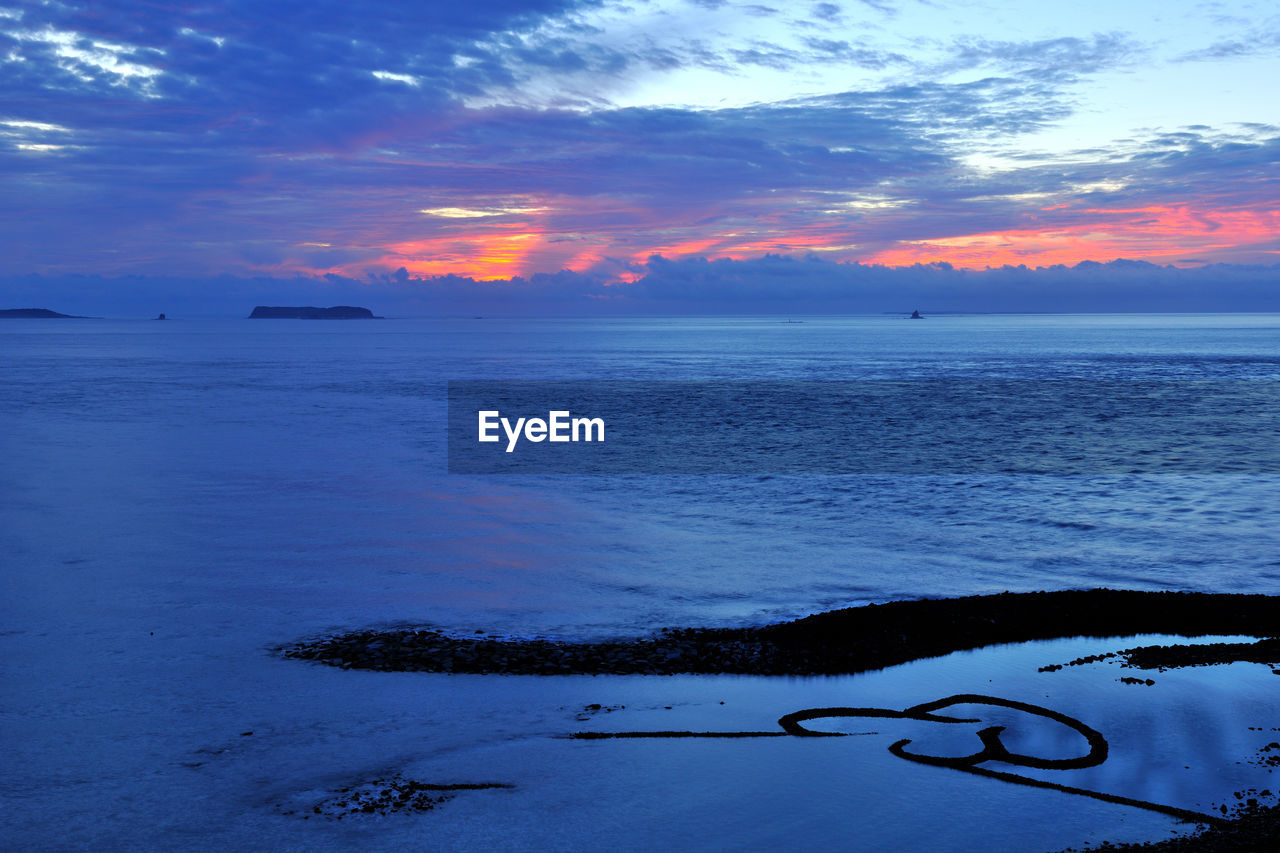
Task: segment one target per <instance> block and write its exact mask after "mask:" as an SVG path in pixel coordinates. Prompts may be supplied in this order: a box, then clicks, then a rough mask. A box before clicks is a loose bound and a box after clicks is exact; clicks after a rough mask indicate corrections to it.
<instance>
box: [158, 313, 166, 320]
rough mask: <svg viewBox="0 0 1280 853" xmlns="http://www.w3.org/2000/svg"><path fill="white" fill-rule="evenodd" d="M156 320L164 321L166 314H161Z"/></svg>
mask: <svg viewBox="0 0 1280 853" xmlns="http://www.w3.org/2000/svg"><path fill="white" fill-rule="evenodd" d="M156 319H157V320H163V319H164V314H163V313H161V314H160V316H159V317H157V318H156Z"/></svg>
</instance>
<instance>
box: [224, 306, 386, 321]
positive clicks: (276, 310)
mask: <svg viewBox="0 0 1280 853" xmlns="http://www.w3.org/2000/svg"><path fill="white" fill-rule="evenodd" d="M249 319H250V320H381V319H382V318H381V317H375V316H374V315H373V312H372V311H370V310H369V309H368V308H358V307H356V306H354V305H334V306H333V307H332V308H315V307H312V306H310V305H307V306H302V307H296V308H291V307H286V306H279V305H259V306H257V307H256V308H254V309H253V313H252V314H250V315H249Z"/></svg>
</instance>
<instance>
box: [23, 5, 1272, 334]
mask: <svg viewBox="0 0 1280 853" xmlns="http://www.w3.org/2000/svg"><path fill="white" fill-rule="evenodd" d="M1275 80H1280V9H1277V8H1276V7H1275V5H1274V4H1273V3H1271V2H1252V0H1240V2H1188V0H1161V2H1147V0H1126V2H1123V3H1116V2H1114V0H1111V2H1094V0H1077V2H1072V3H1028V2H1023V0H990V2H951V0H948V2H945V3H944V2H940V0H939V2H934V0H856V2H845V3H834V2H818V3H786V4H777V5H771V4H768V3H737V2H720V0H653V1H652V2H646V1H645V0H625V2H599V0H589V1H588V2H575V0H518V2H517V0H474V2H466V3H457V2H448V3H446V2H437V0H426V2H423V0H413V1H412V2H399V1H398V0H376V1H375V2H361V3H351V2H346V0H343V2H338V0H308V2H301V0H276V2H261V0H213V2H203V3H201V4H198V5H190V6H188V5H186V4H184V3H182V2H176V0H175V2H169V0H137V1H136V2H134V0H113V2H95V3H77V2H70V3H63V2H52V1H51V2H21V3H16V4H15V3H12V2H10V0H0V222H3V230H2V233H0V303H5V302H8V303H13V302H14V300H19V301H21V302H22V307H26V305H27V304H28V303H30V300H32V299H36V300H37V302H36V303H30V304H39V305H41V307H54V308H59V307H62V308H67V309H76V308H77V307H79V306H81V305H88V306H92V307H95V308H99V310H102V307H103V306H109V305H110V304H112V303H113V302H115V303H119V304H121V305H126V304H127V305H131V306H132V305H135V304H136V305H137V307H138V308H139V310H141V308H142V303H144V302H145V303H147V304H153V303H155V302H156V301H157V300H160V301H163V300H164V299H165V298H166V297H168V298H169V301H170V302H172V303H174V304H179V305H183V306H189V307H193V308H198V307H200V306H201V305H208V306H216V305H221V304H228V305H229V304H230V303H231V302H233V301H235V300H241V301H243V300H244V299H247V298H250V297H253V298H268V297H272V298H274V297H277V296H278V297H280V298H283V297H284V296H288V297H290V298H291V299H295V300H297V299H308V300H309V301H311V302H320V301H323V300H324V298H330V297H331V298H338V297H342V298H348V299H349V298H358V297H361V296H368V297H370V298H377V299H379V300H382V302H383V303H386V304H393V305H404V306H412V307H414V308H416V309H418V310H422V311H427V312H430V311H432V310H434V309H441V310H445V309H448V310H453V309H457V310H470V309H472V308H475V307H483V306H484V305H486V304H491V303H495V300H496V303H497V304H501V305H507V306H509V307H511V308H512V310H520V311H523V310H535V309H536V308H537V307H538V306H542V307H555V308H556V309H557V310H559V309H565V308H566V307H567V308H569V309H572V308H573V307H574V306H576V307H578V308H583V309H585V308H587V307H590V306H600V305H631V306H636V305H640V306H649V307H653V306H654V305H656V304H658V303H660V302H663V304H667V305H670V306H675V305H676V303H679V304H680V305H683V306H684V307H686V308H687V307H688V306H690V305H694V304H697V305H700V306H702V308H703V309H705V310H713V309H715V308H717V307H719V308H721V309H724V310H726V311H732V310H748V309H752V308H755V307H760V306H765V305H781V306H783V307H792V306H799V307H803V306H806V305H808V306H810V307H813V308H814V310H822V307H823V306H824V305H826V306H828V307H844V308H849V309H860V308H874V307H875V306H877V305H881V304H883V305H884V307H901V305H900V303H902V302H903V301H904V300H905V299H906V298H907V297H908V296H911V297H916V296H918V297H919V298H925V299H930V298H932V299H933V300H934V303H935V304H942V303H945V304H946V307H947V308H949V309H951V308H954V309H956V310H963V309H964V308H966V307H970V308H975V309H984V310H990V309H991V308H992V307H993V306H995V307H999V306H1000V305H1013V306H1014V307H1016V308H1019V309H1021V308H1022V307H1024V306H1029V308H1030V309H1035V308H1037V307H1038V308H1040V309H1044V310H1052V309H1053V308H1055V307H1062V308H1080V307H1081V306H1083V307H1084V308H1085V309H1089V308H1094V309H1098V310H1101V309H1105V308H1108V307H1116V306H1118V305H1120V302H1123V301H1124V300H1120V301H1116V300H1111V301H1108V299H1107V298H1106V297H1105V293H1106V291H1107V288H1106V287H1098V286H1097V285H1096V279H1097V278H1098V277H1099V272H1098V266H1097V265H1098V264H1102V265H1104V266H1103V267H1102V269H1103V270H1104V271H1106V270H1110V271H1112V272H1115V273H1117V274H1120V273H1123V276H1121V278H1124V277H1126V276H1127V278H1125V279H1124V280H1127V281H1135V280H1136V279H1137V278H1142V281H1143V284H1142V288H1145V289H1142V288H1140V292H1139V293H1138V295H1137V296H1135V297H1133V299H1130V301H1134V300H1136V301H1137V302H1138V303H1141V302H1142V299H1141V298H1138V297H1142V298H1147V297H1150V295H1151V293H1152V291H1151V288H1155V291H1154V292H1155V293H1156V294H1157V295H1159V294H1161V293H1164V292H1166V291H1168V292H1170V293H1172V292H1173V291H1177V294H1180V295H1178V296H1177V297H1176V298H1175V297H1173V296H1171V297H1170V299H1169V301H1168V303H1167V304H1168V305H1169V306H1180V307H1181V306H1184V305H1193V304H1194V305H1197V306H1199V305H1200V304H1201V303H1204V304H1205V305H1208V306H1210V307H1213V306H1220V307H1224V308H1228V309H1230V308H1233V307H1234V308H1238V309H1247V308H1249V307H1257V306H1262V307H1270V306H1271V302H1268V300H1271V301H1272V302H1276V299H1277V298H1276V297H1273V296H1271V292H1272V291H1273V290H1275V289H1277V288H1276V287H1275V285H1276V284H1280V278H1278V276H1277V271H1278V269H1280V268H1277V267H1276V264H1277V263H1280V180H1278V179H1280V168H1278V165H1280V114H1278V113H1280V98H1276V97H1275V95H1274V92H1273V91H1272V87H1273V85H1274V81H1275ZM1117 259H1123V260H1124V261H1126V262H1136V263H1137V264H1138V265H1134V264H1133V263H1126V264H1125V265H1122V266H1118V267H1117V266H1114V265H1112V266H1108V265H1109V264H1111V263H1112V262H1114V261H1116V260H1117ZM1082 262H1084V263H1085V266H1084V267H1083V268H1081V267H1080V265H1081V264H1082ZM1007 267H1015V268H1021V267H1026V268H1028V269H1030V270H1033V271H1034V270H1036V269H1037V268H1041V269H1040V272H1039V274H1037V275H1026V274H1023V273H1018V274H1013V273H1011V272H1010V271H1009V270H1007V269H1005V268H1007ZM997 273H998V274H997ZM1224 276H1225V277H1226V278H1227V279H1230V281H1232V282H1236V284H1238V287H1236V289H1235V290H1232V289H1231V287H1228V288H1226V289H1225V290H1224V289H1223V288H1222V286H1221V282H1222V281H1223V277H1224ZM816 281H821V282H822V283H821V284H815V283H814V282H816ZM941 281H945V282H946V285H945V293H946V298H945V299H942V301H941V302H939V301H938V298H939V296H940V294H941V293H942V292H941V291H938V290H937V289H936V288H935V290H933V291H930V290H929V289H928V285H929V282H935V283H936V282H941ZM1013 281H1016V282H1018V285H1017V288H1016V293H1015V297H1016V298H1014V297H1010V296H1009V292H1008V291H1007V289H1006V290H1001V288H1002V287H1003V286H1004V285H1003V284H1001V283H1008V282H1013ZM806 282H808V283H807V284H806ZM1233 287H1235V285H1233ZM1170 289H1172V290H1170ZM1227 291H1229V292H1230V293H1237V291H1238V295H1239V299H1238V300H1236V301H1234V302H1233V301H1232V300H1231V299H1226V297H1224V296H1223V295H1222V294H1223V293H1225V292H1227ZM967 293H968V294H972V295H973V298H971V299H968V300H966V298H965V295H966V294H967ZM1086 293H1087V294H1092V295H1090V296H1087V297H1086V296H1082V295H1081V294H1086ZM983 294H987V296H989V297H990V298H987V296H983ZM992 294H995V295H992ZM1000 294H1003V295H1000ZM1100 294H1101V295H1100ZM1143 294H1145V296H1143ZM1131 296H1132V295H1131ZM42 298H43V299H42ZM1011 298H1012V302H1010V299H1011ZM1232 298H1233V299H1234V298H1235V297H1232ZM984 299H985V300H986V301H984ZM1126 299H1129V297H1126ZM1197 299H1199V301H1197ZM51 300H52V301H56V302H57V303H58V304H57V305H45V304H44V303H45V302H49V301H51ZM664 300H665V302H664ZM806 300H809V301H808V302H806ZM1224 300H1225V301H1224ZM269 301H270V300H269ZM276 301H277V302H278V301H280V300H279V299H276ZM366 301H367V300H366ZM989 303H990V304H989ZM1126 304H1128V303H1126ZM0 307H6V306H4V305H3V304H0ZM909 307H910V306H908V310H909ZM1157 307H1166V306H1164V305H1158V306H1157ZM1276 307H1280V302H1276Z"/></svg>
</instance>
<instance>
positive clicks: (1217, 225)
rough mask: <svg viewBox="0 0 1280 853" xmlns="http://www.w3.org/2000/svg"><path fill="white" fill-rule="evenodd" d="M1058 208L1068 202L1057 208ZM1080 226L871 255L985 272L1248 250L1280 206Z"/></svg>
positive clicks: (1269, 229)
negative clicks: (1009, 267)
mask: <svg viewBox="0 0 1280 853" xmlns="http://www.w3.org/2000/svg"><path fill="white" fill-rule="evenodd" d="M1051 210H1052V211H1054V212H1056V211H1059V210H1061V207H1060V206H1059V207H1055V208H1052V209H1051ZM1070 215H1071V218H1072V219H1076V220H1080V219H1084V220H1087V221H1077V222H1076V223H1074V224H1070V225H1066V226H1060V227H1056V228H1055V227H1048V228H1043V229H1016V230H1010V231H999V232H990V233H981V234H965V235H960V236H955V237H942V238H938V239H933V240H918V241H908V242H902V243H899V244H897V245H896V246H893V247H892V248H889V249H885V250H883V251H880V252H877V253H876V254H874V255H872V256H870V257H868V258H864V259H863V260H864V261H866V262H869V263H878V264H884V265H885V266H907V265H910V264H915V263H931V262H935V261H946V262H948V263H951V264H952V265H954V266H957V267H965V268H968V269H982V268H985V267H998V266H1002V265H1004V264H1009V265H1014V266H1016V265H1018V264H1026V265H1028V266H1050V265H1053V264H1067V265H1073V264H1076V263H1079V262H1080V261H1086V260H1094V261H1106V260H1113V259H1115V258H1130V259H1134V260H1151V261H1168V262H1172V263H1177V262H1178V260H1179V259H1180V258H1182V257H1183V256H1185V255H1187V254H1189V253H1197V254H1205V253H1215V252H1221V251H1227V250H1232V249H1237V248H1244V247H1248V246H1249V245H1252V244H1257V243H1262V242H1263V241H1265V240H1268V239H1272V238H1274V236H1275V234H1276V233H1277V230H1278V229H1280V211H1274V210H1205V209H1200V208H1193V207H1191V206H1189V205H1169V206H1166V205H1159V206H1152V207H1135V208H1126V209H1116V210H1104V209H1097V208H1091V209H1084V210H1078V211H1070Z"/></svg>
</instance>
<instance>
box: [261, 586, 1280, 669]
mask: <svg viewBox="0 0 1280 853" xmlns="http://www.w3.org/2000/svg"><path fill="white" fill-rule="evenodd" d="M1135 634H1174V635H1181V636H1188V637H1195V636H1206V635H1215V634H1223V635H1226V634H1230V635H1252V636H1255V637H1259V638H1271V637H1276V636H1278V635H1280V596H1267V595H1249V594H1239V593H1201V592H1143V591H1136V590H1111V589H1092V590H1065V591H1057V592H1030V593H1012V592H1004V593H998V594H995V595H977V596H965V597H962V598H930V599H916V600H909V601H894V602H889V603H886V604H869V605H865V606H862V607H853V608H846V609H841V610H832V611H828V612H825V613H819V614H815V615H812V616H806V617H804V618H801V619H796V620H792V621H789V622H781V623H777V624H773V625H766V626H762V627H751V628H663V629H661V630H660V631H659V632H658V633H656V634H654V635H651V636H648V637H639V638H632V639H619V640H603V641H593V642H576V641H562V640H545V639H495V638H490V637H480V638H477V637H464V636H457V635H453V634H450V633H448V632H444V631H440V630H436V629H434V628H414V627H400V628H387V629H369V630H353V631H349V632H346V633H342V634H336V635H330V636H327V637H320V638H314V639H309V640H303V641H299V642H296V643H293V644H290V645H285V646H280V647H278V648H277V649H276V650H277V652H279V653H280V654H281V655H282V656H283V657H285V658H290V659H297V660H311V661H315V662H318V663H324V664H327V665H330V666H338V667H342V668H344V669H372V670H380V671H409V672H453V673H475V674H484V675H637V674H638V675H675V674H693V675H712V674H718V675H722V674H737V675H845V674H850V673H856V672H867V671H870V670H876V669H883V668H885V667H889V666H896V665H898V664H902V663H907V662H910V661H913V660H919V659H921V658H928V657H939V656H941V655H946V654H950V653H952V652H957V651H966V650H971V649H979V648H982V647H984V646H992V645H1000V644H1004V643H1020V642H1027V641H1029V640H1051V639H1058V638H1063V637H1098V638H1103V637H1125V636H1133V635H1135ZM1273 647H1274V644H1272V646H1269V647H1263V649H1262V650H1261V651H1258V652H1254V654H1255V656H1266V655H1268V654H1270V653H1271V652H1272V651H1276V657H1277V661H1280V650H1276V649H1274V648H1273ZM1205 662H1209V661H1205ZM1260 662H1261V661H1260ZM1167 665H1176V664H1167Z"/></svg>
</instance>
